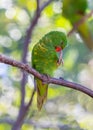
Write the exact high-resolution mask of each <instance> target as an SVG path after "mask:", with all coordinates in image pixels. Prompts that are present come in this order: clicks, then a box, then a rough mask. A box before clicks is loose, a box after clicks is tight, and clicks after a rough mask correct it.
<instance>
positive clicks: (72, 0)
mask: <svg viewBox="0 0 93 130" xmlns="http://www.w3.org/2000/svg"><path fill="white" fill-rule="evenodd" d="M62 3H63V8H62V9H63V10H62V15H63V16H64V17H66V18H67V19H69V21H70V22H71V24H72V25H73V26H74V25H75V24H76V23H77V22H78V21H79V20H80V19H81V18H82V17H83V16H84V15H85V14H86V9H87V8H88V1H87V0H62ZM77 31H78V32H79V34H80V36H81V37H82V39H83V40H84V42H85V44H86V45H87V47H88V48H89V49H90V50H93V36H92V33H91V31H90V29H89V26H88V22H87V20H85V21H84V22H83V23H81V24H80V25H79V26H78V28H77Z"/></svg>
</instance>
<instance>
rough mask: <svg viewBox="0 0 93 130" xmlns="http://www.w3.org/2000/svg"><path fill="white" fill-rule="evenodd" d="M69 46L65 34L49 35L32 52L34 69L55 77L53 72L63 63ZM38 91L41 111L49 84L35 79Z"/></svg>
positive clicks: (51, 33)
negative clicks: (63, 52)
mask: <svg viewBox="0 0 93 130" xmlns="http://www.w3.org/2000/svg"><path fill="white" fill-rule="evenodd" d="M66 45H67V38H66V35H65V34H64V33H63V32H59V31H52V32H49V33H47V34H46V35H45V36H44V37H43V38H42V39H41V40H40V41H39V42H38V43H37V44H36V45H35V46H34V48H33V50H32V67H33V68H34V69H36V70H37V71H38V72H40V73H41V74H45V75H48V76H53V72H54V71H55V70H56V69H57V68H58V66H59V65H60V64H61V62H62V50H63V49H64V47H65V46H66ZM35 83H36V90H37V107H38V109H39V110H41V108H42V105H43V103H44V101H45V99H46V98H47V89H48V84H47V83H43V82H42V81H41V80H40V79H38V78H35Z"/></svg>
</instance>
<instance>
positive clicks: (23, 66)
mask: <svg viewBox="0 0 93 130" xmlns="http://www.w3.org/2000/svg"><path fill="white" fill-rule="evenodd" d="M0 62H2V63H5V64H9V65H11V66H15V67H18V68H20V69H23V70H24V71H26V72H28V73H29V74H32V75H34V76H35V77H37V78H39V79H41V80H42V81H43V82H46V83H52V84H57V85H61V86H64V87H68V88H72V89H75V90H78V91H81V92H83V93H85V94H87V95H89V96H90V97H92V98H93V91H92V90H91V89H89V88H87V87H85V86H83V85H80V84H77V83H73V82H70V81H67V80H64V79H56V78H51V77H48V78H47V76H45V75H42V74H40V73H39V72H37V71H36V70H35V69H33V68H31V67H30V66H29V65H27V64H24V63H22V62H18V61H15V60H12V59H9V58H7V57H5V56H2V55H0Z"/></svg>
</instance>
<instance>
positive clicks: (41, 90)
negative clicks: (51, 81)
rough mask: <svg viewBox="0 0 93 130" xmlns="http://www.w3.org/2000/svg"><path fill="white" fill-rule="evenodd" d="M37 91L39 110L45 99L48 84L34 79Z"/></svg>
mask: <svg viewBox="0 0 93 130" xmlns="http://www.w3.org/2000/svg"><path fill="white" fill-rule="evenodd" d="M36 89H37V107H38V110H41V108H42V105H43V103H44V101H45V100H46V99H47V91H48V84H45V83H43V82H42V81H41V80H39V79H36Z"/></svg>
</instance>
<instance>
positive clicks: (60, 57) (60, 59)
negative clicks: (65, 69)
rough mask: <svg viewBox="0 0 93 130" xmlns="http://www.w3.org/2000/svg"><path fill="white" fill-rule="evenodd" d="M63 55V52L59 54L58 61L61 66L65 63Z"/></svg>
mask: <svg viewBox="0 0 93 130" xmlns="http://www.w3.org/2000/svg"><path fill="white" fill-rule="evenodd" d="M62 55H63V53H62V50H61V51H59V52H58V57H59V58H58V61H57V64H58V65H60V64H61V63H62V65H63V64H64V62H63V57H62Z"/></svg>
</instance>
